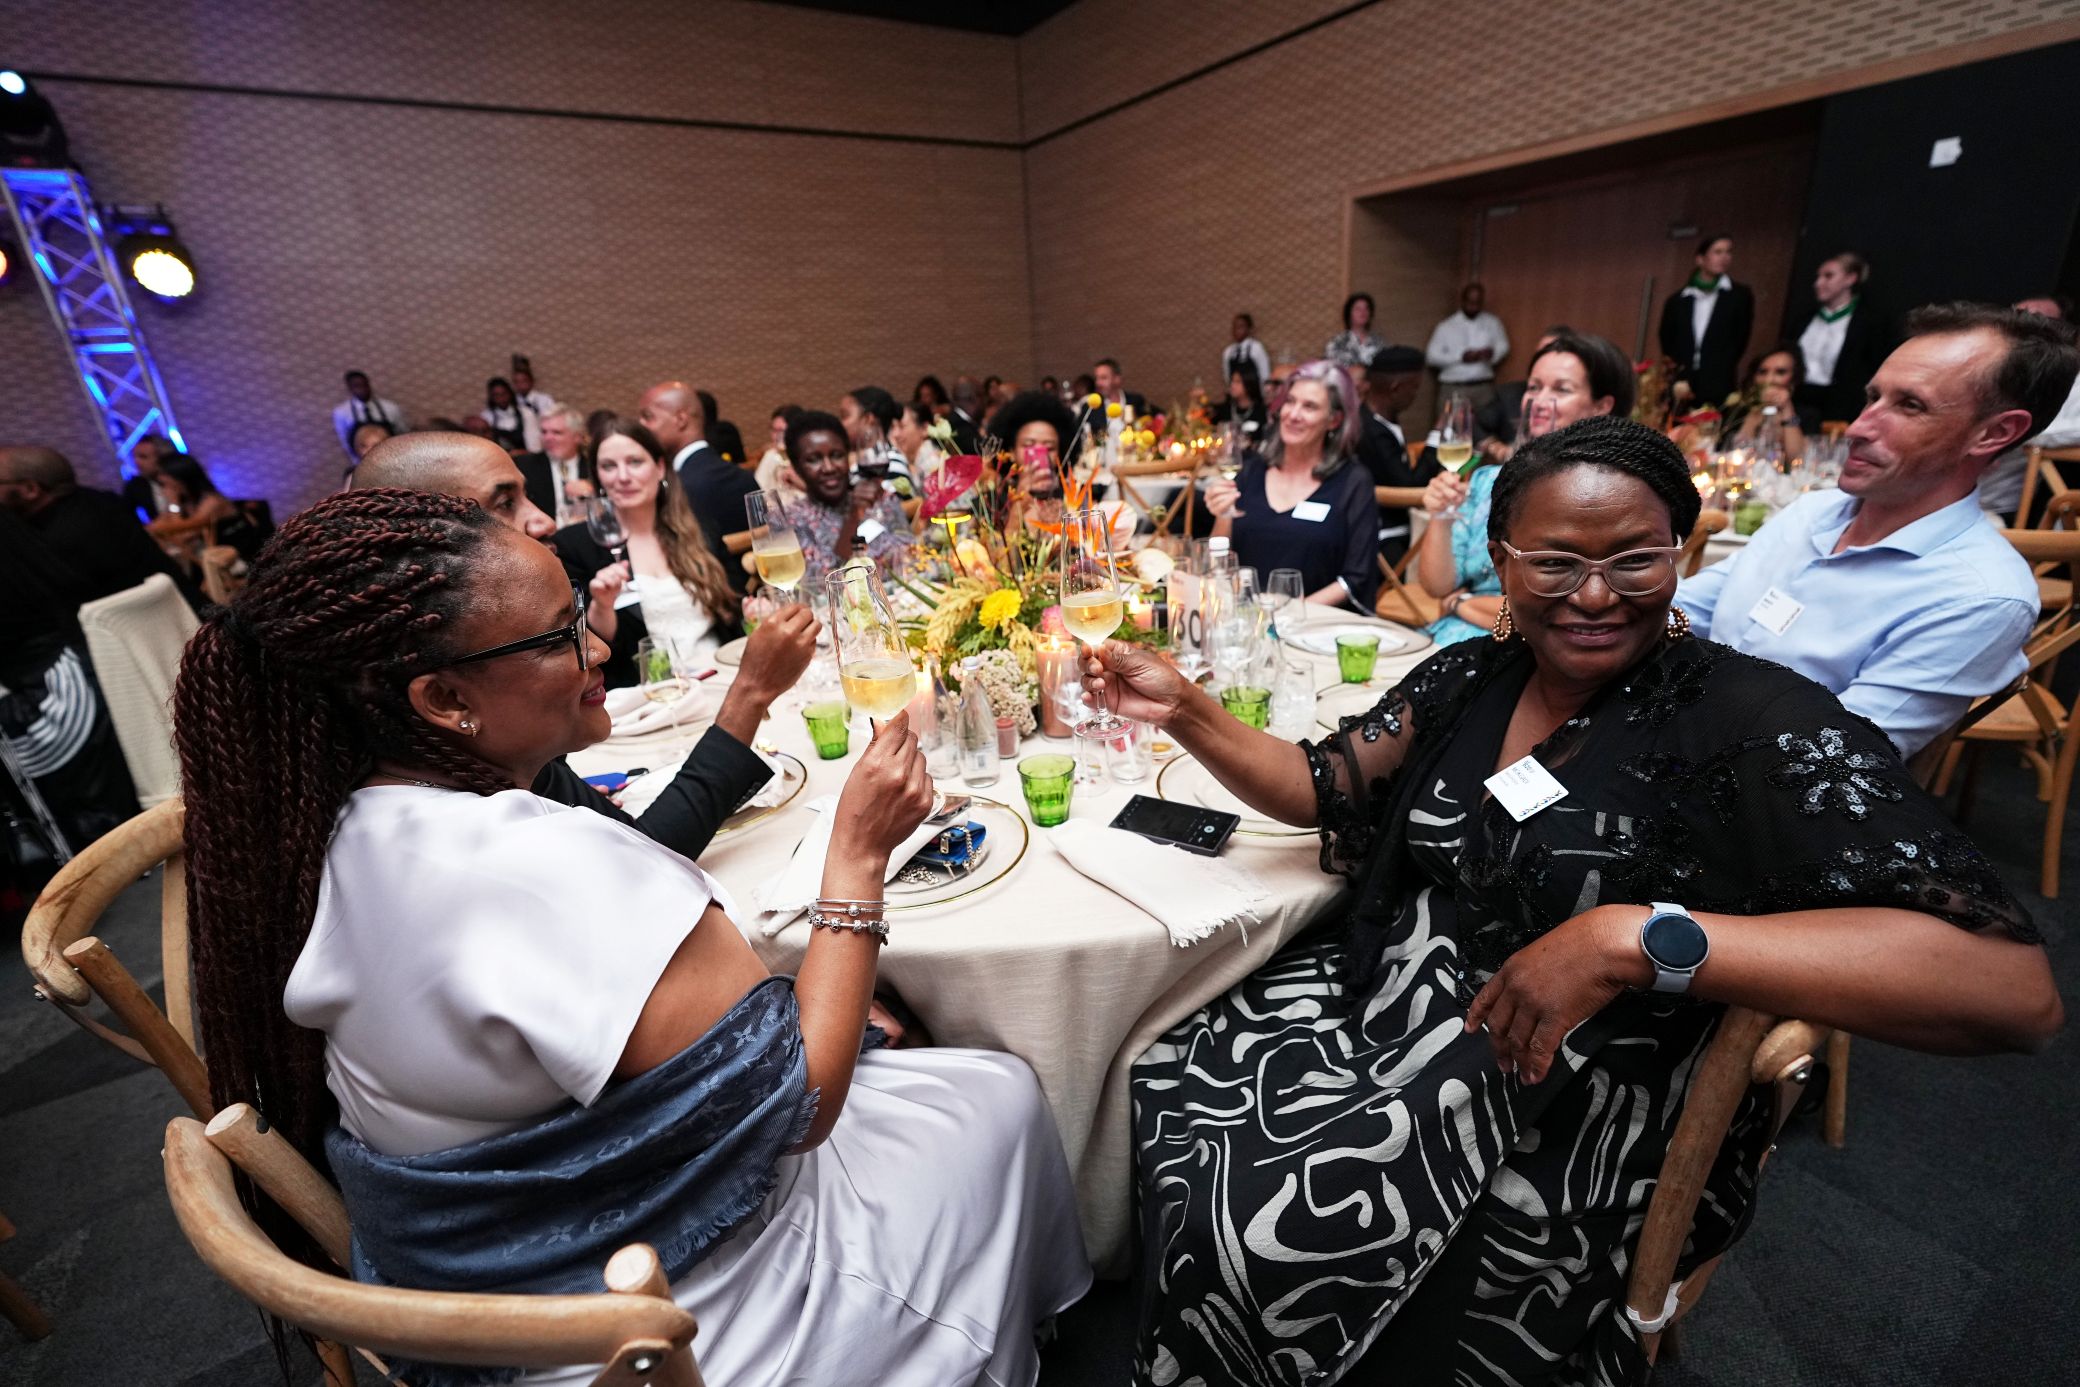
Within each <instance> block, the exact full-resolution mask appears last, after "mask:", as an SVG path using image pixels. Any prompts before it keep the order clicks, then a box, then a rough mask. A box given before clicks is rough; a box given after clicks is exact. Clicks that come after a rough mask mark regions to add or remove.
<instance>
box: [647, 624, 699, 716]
mask: <svg viewBox="0 0 2080 1387" xmlns="http://www.w3.org/2000/svg"><path fill="white" fill-rule="evenodd" d="M636 674H637V677H638V679H639V680H640V682H641V687H642V690H643V697H644V698H646V699H649V700H650V701H651V702H652V703H662V704H664V705H665V706H666V707H667V708H669V709H670V710H671V714H672V731H674V732H677V731H678V730H679V701H680V700H681V699H683V698H684V697H686V694H687V691H688V690H689V689H691V688H692V687H693V681H692V680H691V679H690V678H689V677H688V672H687V671H686V669H685V668H684V666H683V663H682V661H681V660H680V658H679V656H678V653H677V652H676V651H675V650H674V649H673V648H672V644H671V642H670V641H667V640H665V639H664V638H662V637H659V636H645V637H643V638H642V639H641V640H639V641H637V642H636Z"/></svg>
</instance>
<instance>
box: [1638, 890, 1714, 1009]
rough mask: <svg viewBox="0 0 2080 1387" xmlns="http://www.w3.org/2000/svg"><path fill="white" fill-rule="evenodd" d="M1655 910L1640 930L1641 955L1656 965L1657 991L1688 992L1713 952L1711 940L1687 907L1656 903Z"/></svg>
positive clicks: (1655, 989)
mask: <svg viewBox="0 0 2080 1387" xmlns="http://www.w3.org/2000/svg"><path fill="white" fill-rule="evenodd" d="M1653 907H1654V908H1653V911H1652V913H1650V914H1649V915H1648V916H1647V922H1646V923H1645V924H1643V925H1641V926H1640V927H1639V948H1640V952H1641V953H1643V954H1645V955H1646V956H1647V962H1649V963H1651V964H1653V965H1654V985H1653V990H1654V991H1656V992H1688V991H1689V990H1690V980H1691V979H1692V978H1694V977H1696V976H1697V970H1698V968H1699V967H1700V966H1702V965H1703V963H1704V961H1705V957H1706V956H1707V955H1708V954H1710V953H1711V951H1712V946H1711V941H1710V940H1708V939H1706V938H1705V933H1704V926H1703V925H1700V924H1698V923H1697V920H1696V919H1695V918H1694V917H1693V916H1692V915H1691V914H1690V912H1689V911H1687V910H1685V909H1683V907H1681V906H1679V905H1671V904H1670V903H1669V902H1667V901H1655V902H1654V903H1653Z"/></svg>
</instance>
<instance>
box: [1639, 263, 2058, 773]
mask: <svg viewBox="0 0 2080 1387" xmlns="http://www.w3.org/2000/svg"><path fill="white" fill-rule="evenodd" d="M1907 330H1908V333H1909V336H1908V339H1907V340H1906V341H1905V342H1904V343H1902V344H1901V345H1900V347H1899V348H1898V350H1896V351H1894V352H1893V353H1892V355H1891V356H1890V357H1888V358H1887V359H1886V361H1885V364H1884V365H1883V366H1882V367H1880V368H1879V370H1878V374H1877V375H1876V376H1875V377H1874V378H1873V379H1872V381H1871V383H1870V386H1869V388H1868V390H1867V391H1866V392H1865V398H1866V401H1867V402H1866V404H1865V405H1864V408H1863V413H1862V414H1860V415H1859V416H1857V419H1856V422H1855V423H1854V424H1851V425H1850V426H1849V435H1848V437H1849V457H1848V460H1847V462H1846V463H1845V464H1844V465H1843V467H1842V482H1841V490H1840V491H1830V492H1816V493H1814V494H1812V495H1809V496H1804V497H1801V498H1800V499H1799V500H1798V501H1797V502H1796V503H1795V504H1793V505H1791V506H1789V507H1787V508H1786V509H1785V510H1784V511H1782V512H1781V513H1780V514H1778V515H1777V516H1776V517H1775V518H1773V519H1772V520H1771V521H1770V522H1769V523H1768V524H1767V525H1765V526H1764V527H1763V528H1762V529H1761V530H1760V531H1759V532H1757V534H1756V536H1755V538H1754V539H1753V540H1751V541H1750V542H1749V544H1748V546H1747V548H1746V549H1744V550H1742V551H1741V552H1739V553H1738V554H1735V555H1734V556H1733V557H1732V558H1729V559H1727V560H1725V561H1724V562H1722V563H1717V564H1714V565H1712V566H1711V567H1710V568H1707V569H1705V570H1704V571H1702V572H1701V573H1699V574H1698V575H1697V576H1696V577H1694V578H1688V579H1685V580H1684V581H1683V583H1682V585H1681V586H1680V587H1679V588H1677V590H1676V603H1677V605H1679V606H1680V607H1682V609H1683V610H1684V611H1685V612H1687V613H1689V616H1690V620H1691V623H1692V626H1693V628H1694V629H1695V630H1696V631H1697V632H1698V634H1700V635H1703V636H1705V637H1708V638H1709V639H1711V640H1715V641H1719V642H1721V643H1722V644H1725V645H1730V646H1733V647H1734V648H1735V649H1738V650H1744V651H1747V652H1748V653H1750V654H1752V655H1759V656H1761V657H1763V658H1764V659H1769V660H1775V661H1776V662H1778V663H1779V664H1783V665H1788V666H1790V667H1791V668H1792V669H1795V670H1797V671H1798V672H1799V673H1801V674H1803V675H1805V676H1807V677H1808V678H1810V679H1812V680H1814V681H1816V682H1818V683H1821V684H1824V685H1826V686H1827V688H1829V689H1830V690H1832V691H1833V692H1834V693H1835V694H1836V695H1838V696H1839V697H1840V698H1841V700H1842V702H1843V704H1844V705H1845V706H1847V707H1848V708H1849V709H1850V711H1852V712H1856V713H1861V714H1863V715H1864V716H1865V717H1867V718H1869V719H1870V720H1871V721H1872V722H1875V723H1876V724H1877V725H1878V726H1879V727H1881V728H1883V729H1884V730H1885V732H1886V735H1888V736H1890V737H1891V738H1892V741H1893V744H1894V745H1895V746H1897V747H1898V748H1899V750H1900V754H1901V755H1902V756H1912V755H1913V754H1914V753H1915V752H1916V751H1919V750H1920V749H1921V748H1922V747H1923V746H1925V745H1926V744H1927V743H1928V742H1929V741H1930V740H1932V739H1933V738H1934V737H1935V736H1936V735H1937V734H1938V733H1940V732H1941V731H1943V729H1944V728H1946V727H1948V726H1949V725H1950V724H1951V723H1953V722H1955V721H1957V719H1958V718H1959V717H1961V716H1962V715H1963V714H1964V712H1965V710H1966V709H1967V708H1968V707H1970V706H1971V702H1972V700H1973V699H1974V698H1977V697H1980V696H1982V695H1985V694H1990V693H1993V692H1994V691H1996V690H1998V689H2000V688H2003V687H2005V686H2006V685H2007V684H2009V683H2010V682H2012V681H2013V680H2014V679H2015V677H2016V676H2017V675H2019V674H2021V673H2022V672H2023V670H2024V669H2025V668H2026V667H2027V662H2026V661H2025V660H2024V659H2023V656H2022V645H2023V641H2024V640H2025V638H2026V637H2027V636H2028V634H2029V630H2030V626H2031V624H2032V623H2033V622H2034V621H2035V620H2036V617H2037V585H2036V579H2035V578H2034V577H2033V576H2032V575H2031V573H2030V569H2029V565H2028V564H2027V563H2025V562H2023V560H2022V557H2021V556H2020V555H2019V554H2017V553H2016V552H2015V550H2014V549H2013V548H2012V547H2011V546H2010V545H2009V544H2008V542H2007V541H2006V540H2005V539H2003V538H2002V537H2001V532H2000V530H1999V529H1998V528H1996V527H1995V526H1994V524H1993V523H1992V522H1991V521H1990V520H1988V519H1987V518H1986V517H1985V515H1984V514H1983V513H1981V511H1980V510H1979V505H1978V495H1977V491H1978V484H1979V477H1980V475H1981V474H1982V473H1983V472H1985V470H1986V469H1987V467H1989V466H1990V465H1991V464H1992V462H1993V460H1994V459H1995V458H1996V457H1998V456H2000V454H2001V453H2002V452H2003V451H2004V450H2006V449H2008V448H2011V447H2013V446H2014V445H2015V444H2016V443H2018V442H2020V441H2021V440H2022V439H2024V438H2027V437H2029V436H2031V435H2032V434H2034V433H2037V432H2039V431H2040V430H2042V428H2043V427H2044V425H2045V424H2046V423H2048V422H2049V421H2050V420H2051V419H2052V417H2053V416H2054V415H2056V414H2057V413H2058V408H2059V406H2060V404H2062V403H2063V402H2064V400H2065V397H2066V393H2067V392H2068V391H2069V390H2071V389H2072V385H2073V380H2074V377H2075V374H2076V372H2080V349H2076V348H2075V345H2074V343H2075V336H2074V331H2073V328H2072V327H2071V325H2069V324H2065V323H2060V322H2057V321H2055V320H2052V319H2048V318H2042V317H2037V316H2035V315H2031V314H2025V313H2017V312H2016V311H2015V310H2013V309H2008V308H1999V307H1995V306H1993V305H1981V304H1937V305H1931V306H1930V307H1927V308H1923V309H1919V310H1917V311H1916V312H1915V313H1914V314H1912V315H1911V316H1910V317H1909V318H1908V320H1907Z"/></svg>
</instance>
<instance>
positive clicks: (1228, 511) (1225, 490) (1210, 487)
mask: <svg viewBox="0 0 2080 1387" xmlns="http://www.w3.org/2000/svg"><path fill="white" fill-rule="evenodd" d="M1241 495H1242V488H1241V487H1239V486H1237V485H1235V483H1233V482H1231V481H1229V480H1228V479H1227V478H1226V477H1222V478H1219V479H1217V480H1215V481H1210V482H1208V483H1207V484H1206V489H1205V490H1204V491H1201V492H1200V493H1199V496H1200V499H1202V500H1204V501H1205V502H1206V509H1208V510H1209V511H1212V512H1213V514H1214V516H1215V518H1216V519H1220V520H1226V519H1227V518H1228V517H1229V516H1231V515H1233V514H1234V513H1235V502H1236V500H1237V499H1238V498H1239V497H1240V496H1241Z"/></svg>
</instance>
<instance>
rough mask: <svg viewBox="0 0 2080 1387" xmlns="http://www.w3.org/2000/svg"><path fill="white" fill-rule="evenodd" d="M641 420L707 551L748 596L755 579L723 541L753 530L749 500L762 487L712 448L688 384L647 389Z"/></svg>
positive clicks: (672, 382)
mask: <svg viewBox="0 0 2080 1387" xmlns="http://www.w3.org/2000/svg"><path fill="white" fill-rule="evenodd" d="M636 421H637V422H638V423H640V424H641V425H642V426H643V427H644V428H646V429H648V430H650V432H651V433H653V434H655V435H657V441H658V442H659V443H661V444H663V445H664V451H665V454H666V456H668V457H670V458H671V460H672V466H673V467H674V468H676V469H677V470H678V473H679V482H680V485H682V486H684V487H685V488H686V503H687V504H688V505H690V506H692V507H693V515H694V519H696V520H698V521H700V522H701V529H702V530H703V531H704V532H705V533H706V534H707V536H708V547H709V548H711V549H713V550H714V551H715V558H716V561H717V562H719V563H720V564H721V565H722V571H723V572H724V573H726V574H728V575H729V581H730V586H731V587H733V588H735V589H736V590H737V591H738V592H740V593H741V592H743V591H744V588H745V586H746V585H747V584H748V583H749V582H750V581H751V575H750V574H748V573H746V572H745V571H744V565H743V564H742V563H740V562H739V561H737V560H736V559H735V558H732V557H731V556H730V552H729V550H728V549H727V548H726V547H725V546H724V545H723V542H722V537H723V536H724V535H733V534H736V533H737V532H738V531H740V530H744V529H747V528H749V526H750V523H751V522H750V520H749V519H748V518H747V517H746V516H745V514H744V498H745V497H746V496H748V495H750V494H751V493H752V492H754V491H756V490H758V482H757V481H756V480H754V479H753V477H752V475H751V474H750V473H749V472H746V471H745V470H744V469H743V468H741V467H737V466H735V465H733V464H732V463H730V462H729V461H728V460H727V459H725V458H724V457H723V456H722V454H721V453H718V452H716V451H715V449H714V448H712V447H710V446H709V444H708V441H707V437H706V434H707V425H708V417H707V412H706V411H705V410H703V409H702V408H701V401H700V393H699V392H698V391H696V390H695V389H694V388H693V387H692V386H690V385H688V384H687V383H686V382H685V381H683V380H668V381H663V382H661V383H659V384H657V385H653V386H651V387H650V388H649V389H648V390H645V391H644V392H643V398H642V399H641V401H639V402H638V404H637V406H636Z"/></svg>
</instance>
